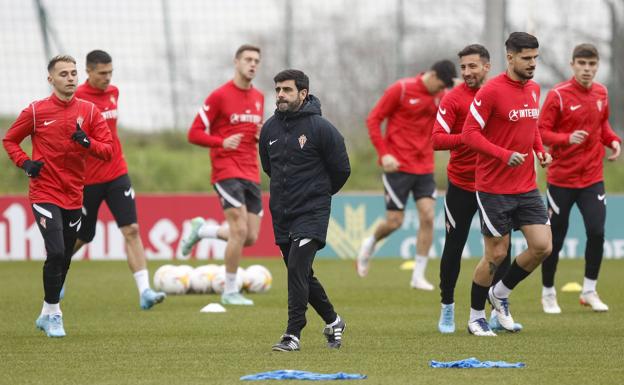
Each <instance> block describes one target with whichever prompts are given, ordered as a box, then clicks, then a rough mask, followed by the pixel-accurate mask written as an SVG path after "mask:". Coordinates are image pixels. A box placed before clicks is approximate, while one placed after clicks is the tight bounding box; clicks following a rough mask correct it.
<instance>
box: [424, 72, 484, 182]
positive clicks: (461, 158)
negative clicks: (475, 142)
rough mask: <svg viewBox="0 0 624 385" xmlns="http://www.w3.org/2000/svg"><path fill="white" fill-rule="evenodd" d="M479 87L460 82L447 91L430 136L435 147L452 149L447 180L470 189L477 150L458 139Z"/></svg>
mask: <svg viewBox="0 0 624 385" xmlns="http://www.w3.org/2000/svg"><path fill="white" fill-rule="evenodd" d="M478 90H479V89H478V88H470V87H468V86H467V85H466V83H462V84H460V85H458V86H457V87H455V88H453V89H452V90H451V91H449V92H448V93H447V94H446V96H444V97H443V98H442V101H441V102H440V107H439V108H438V114H437V116H436V122H435V123H434V124H433V135H432V139H433V149H434V150H451V159H450V160H449V163H448V166H447V167H446V170H447V174H448V178H449V181H451V183H453V184H454V185H455V186H457V187H459V188H462V189H464V190H467V191H473V192H474V191H475V168H476V162H477V153H476V152H474V151H472V150H471V149H470V148H468V146H466V145H465V144H463V143H462V142H461V132H462V129H463V128H464V121H465V120H466V116H467V115H468V110H469V108H470V103H472V100H473V99H474V96H475V94H476V93H477V91H478Z"/></svg>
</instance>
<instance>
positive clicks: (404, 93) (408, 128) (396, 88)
mask: <svg viewBox="0 0 624 385" xmlns="http://www.w3.org/2000/svg"><path fill="white" fill-rule="evenodd" d="M422 76H423V74H419V75H418V76H416V77H415V78H404V79H400V80H398V81H396V82H395V83H393V84H392V85H390V87H388V89H386V91H385V92H384V94H383V96H382V97H381V99H379V101H378V102H377V104H376V105H375V107H373V109H372V110H371V112H370V113H369V114H368V118H367V119H366V125H367V126H368V135H369V136H370V138H371V141H372V142H373V146H375V149H376V150H377V154H378V155H379V162H380V163H381V158H382V157H383V156H384V155H386V154H391V155H393V156H394V157H395V158H396V159H397V160H398V161H399V163H400V167H399V171H402V172H406V173H410V174H431V173H433V145H432V142H431V129H432V127H433V122H434V121H435V117H436V111H437V109H438V104H440V99H442V96H444V93H445V92H444V91H441V92H439V93H437V94H435V95H431V94H430V93H429V91H427V88H426V87H425V84H424V83H423V80H422ZM386 119H387V123H386V133H385V135H383V136H382V133H381V123H382V122H383V121H384V120H386Z"/></svg>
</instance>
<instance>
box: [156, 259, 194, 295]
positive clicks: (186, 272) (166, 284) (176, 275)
mask: <svg viewBox="0 0 624 385" xmlns="http://www.w3.org/2000/svg"><path fill="white" fill-rule="evenodd" d="M191 271H193V268H192V267H190V266H187V265H181V266H173V267H172V268H171V269H167V270H166V271H165V272H163V273H162V275H161V277H160V284H161V288H160V290H162V291H164V292H165V293H167V294H185V293H186V292H187V291H188V290H189V288H190V287H191V278H190V272H191Z"/></svg>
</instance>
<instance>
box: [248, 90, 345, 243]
mask: <svg viewBox="0 0 624 385" xmlns="http://www.w3.org/2000/svg"><path fill="white" fill-rule="evenodd" d="M259 152H260V159H261V161H262V169H263V170H264V172H265V173H266V174H267V175H268V176H269V177H270V178H271V183H270V192H271V198H270V200H269V207H270V209H271V215H272V216H273V230H274V232H275V243H276V244H278V245H279V244H285V243H289V242H290V241H291V240H294V239H297V238H312V239H315V240H317V241H319V242H320V243H321V246H320V247H319V249H320V248H323V247H324V246H325V238H326V236H327V226H328V223H329V214H330V210H331V196H332V195H333V194H335V193H337V192H338V191H339V190H340V188H342V186H343V185H344V184H345V182H346V181H347V179H348V178H349V174H350V173H351V167H350V165H349V156H348V155H347V150H346V148H345V144H344V138H343V137H342V135H341V134H340V133H339V132H338V130H337V129H336V127H334V126H333V125H332V124H331V123H330V122H328V121H327V120H326V119H325V118H323V117H322V116H321V102H320V101H319V100H318V99H317V98H316V97H314V96H313V95H309V96H308V98H307V99H306V100H305V101H304V104H303V105H302V106H301V108H300V109H299V110H298V111H296V112H280V111H278V110H276V111H275V114H274V115H273V116H272V117H271V118H270V119H269V120H267V121H266V123H265V124H264V126H263V127H262V130H261V131H260V141H259Z"/></svg>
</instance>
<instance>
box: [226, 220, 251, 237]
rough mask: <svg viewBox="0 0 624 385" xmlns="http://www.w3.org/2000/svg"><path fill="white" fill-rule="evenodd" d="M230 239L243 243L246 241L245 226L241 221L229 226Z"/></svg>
mask: <svg viewBox="0 0 624 385" xmlns="http://www.w3.org/2000/svg"><path fill="white" fill-rule="evenodd" d="M230 239H235V240H238V241H241V242H245V241H246V240H247V224H246V223H244V222H242V221H236V222H234V224H233V225H232V224H230Z"/></svg>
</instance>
